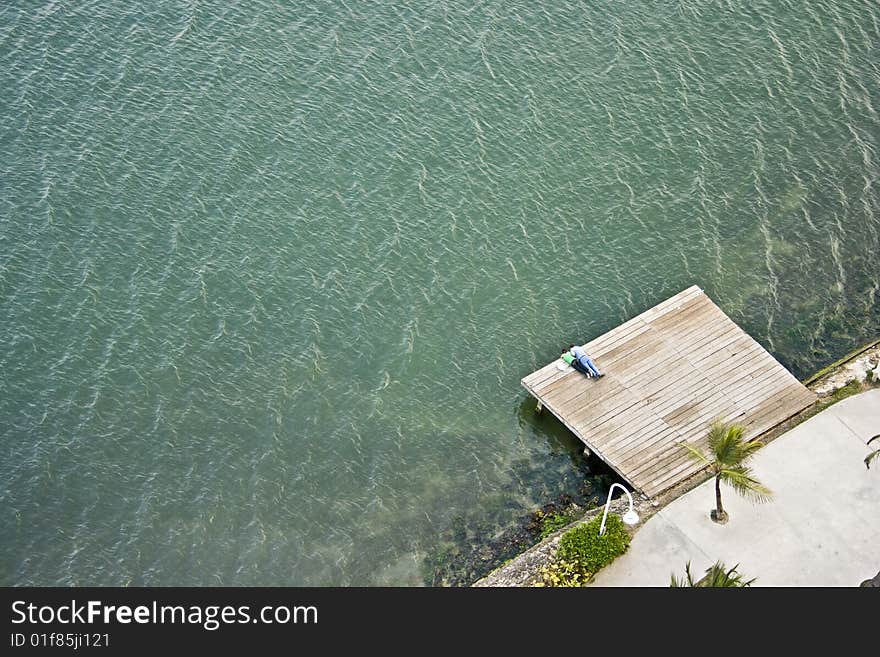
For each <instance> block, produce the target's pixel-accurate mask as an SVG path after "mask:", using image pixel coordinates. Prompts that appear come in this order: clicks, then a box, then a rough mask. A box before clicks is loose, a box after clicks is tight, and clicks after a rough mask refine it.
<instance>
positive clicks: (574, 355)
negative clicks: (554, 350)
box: [562, 344, 605, 379]
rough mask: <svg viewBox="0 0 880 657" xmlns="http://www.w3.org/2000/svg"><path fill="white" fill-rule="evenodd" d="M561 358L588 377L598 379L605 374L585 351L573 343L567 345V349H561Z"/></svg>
mask: <svg viewBox="0 0 880 657" xmlns="http://www.w3.org/2000/svg"><path fill="white" fill-rule="evenodd" d="M562 360H564V361H565V362H566V363H567V364H568V365H571V366H572V367H573V368H574V369H576V370H577V371H578V372H580V373H581V374H584V375H586V376H587V377H589V378H594V377H595V378H597V379H598V378H599V377H600V376H605V375H604V374H602V372H600V371H599V368H598V367H596V363H594V362H593V360H592V359H591V358H590V357H589V356H587V354H586V352H585V351H584V350H583V349H581V348H580V347H577V346H575V345H573V344H570V345H568V349H563V350H562Z"/></svg>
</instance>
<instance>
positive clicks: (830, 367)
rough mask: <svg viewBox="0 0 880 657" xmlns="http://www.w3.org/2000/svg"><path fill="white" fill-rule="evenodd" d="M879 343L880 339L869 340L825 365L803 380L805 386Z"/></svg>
mask: <svg viewBox="0 0 880 657" xmlns="http://www.w3.org/2000/svg"><path fill="white" fill-rule="evenodd" d="M878 344H880V339H877V340H872V341H871V342H869V343H868V344H866V345H863V346H861V347H859V348H858V349H856V350H855V351H851V352H849V353H848V354H847V355H846V356H844V357H843V358H840V359H838V360H836V361H834V362H833V363H831V365H828V366H827V367H823V368H822V369H821V370H819V371H818V372H816V373H815V374H813V375H812V376H810V377H808V378H807V379H805V380H804V381H803V384H804V385H805V386H808V385H810V384H811V383H813V382H814V381H818V380H819V379H821V378H822V377H823V376H825V375H826V374H828V373H829V372H831V371H833V370H835V369H837V368H838V367H840V366H841V365H843V364H844V363H847V362H849V361H851V360H852V359H853V358H855V357H856V356H858V355H860V354H862V353H864V352H866V351H868V349H871V348H872V347H876V346H877V345H878Z"/></svg>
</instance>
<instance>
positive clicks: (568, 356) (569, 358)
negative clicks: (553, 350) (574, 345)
mask: <svg viewBox="0 0 880 657" xmlns="http://www.w3.org/2000/svg"><path fill="white" fill-rule="evenodd" d="M562 360H564V361H565V362H566V363H568V364H569V365H571V363H572V361H574V356H572V355H571V354H570V353H569V352H567V351H566V352H565V353H564V354H562Z"/></svg>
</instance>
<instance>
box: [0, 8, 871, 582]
mask: <svg viewBox="0 0 880 657" xmlns="http://www.w3.org/2000/svg"><path fill="white" fill-rule="evenodd" d="M0 88H2V89H3V94H2V95H0V247H2V248H0V304H2V312H0V330H2V351H0V366H2V377H0V446H2V450H0V521H2V527H3V532H2V538H0V583H2V584H7V585H8V584H40V585H51V584H63V585H67V584H98V585H110V584H132V585H141V584H158V585H170V584H189V585H200V584H228V585H245V584H265V585H272V584H286V585H348V584H367V585H371V584H421V583H423V582H425V581H430V575H428V576H427V579H426V571H428V570H430V567H428V568H426V563H430V562H431V560H432V559H433V558H434V555H435V554H436V552H437V549H438V546H440V545H441V544H443V543H444V541H447V540H448V539H447V537H448V536H450V535H454V536H458V537H459V538H460V539H462V538H463V539H465V542H467V541H471V542H477V543H478V542H479V541H480V540H481V537H491V536H497V535H500V534H501V533H503V532H504V531H505V530H506V529H509V527H510V525H511V524H512V523H515V522H516V518H517V517H519V516H521V515H522V514H523V513H525V512H527V511H528V510H529V509H532V508H534V507H535V506H537V505H540V504H542V503H544V502H545V501H547V500H548V499H551V498H553V497H554V496H558V495H559V494H560V493H565V492H570V491H572V490H574V489H576V488H577V487H578V485H579V484H578V482H579V480H580V479H581V478H582V477H583V476H584V473H587V472H588V471H589V470H590V468H591V467H592V466H591V465H590V464H585V463H584V462H583V460H582V459H579V458H578V448H577V444H576V442H575V441H574V440H573V439H572V438H571V437H570V436H568V435H567V434H566V433H565V431H563V430H561V429H560V428H559V426H558V425H557V424H555V423H554V422H551V421H548V420H546V419H538V418H536V417H535V416H534V413H533V411H532V409H533V405H532V404H530V403H527V401H526V394H525V392H524V391H523V390H522V389H521V387H520V385H519V379H520V377H522V376H523V375H525V374H527V373H528V372H530V371H531V370H533V369H535V368H537V367H539V366H541V365H543V364H544V363H545V362H547V361H548V360H550V359H552V358H553V357H554V356H555V355H556V354H557V353H558V350H559V348H560V346H561V345H562V344H567V343H568V341H581V342H583V341H586V340H587V339H589V338H591V337H593V336H595V335H597V334H599V333H601V332H604V331H605V330H607V329H609V328H611V327H613V326H615V325H616V324H618V323H620V322H621V321H622V320H625V319H627V318H629V317H631V316H632V315H634V314H637V313H639V312H641V311H642V310H644V309H646V308H647V307H649V306H651V305H653V304H655V303H657V302H658V301H660V300H662V299H664V298H666V297H668V296H671V295H672V294H675V293H676V292H678V291H680V290H681V289H683V288H685V287H687V286H689V285H691V284H695V283H696V284H698V285H701V286H702V287H703V288H704V289H705V290H706V291H707V292H708V293H709V294H710V295H711V296H712V298H713V299H714V300H715V301H716V302H717V303H718V304H719V305H720V306H721V307H722V308H723V309H724V310H725V311H727V312H728V313H729V314H730V315H731V317H732V318H733V319H734V320H735V321H737V322H738V323H740V324H741V325H742V326H743V327H744V328H745V329H746V330H748V331H749V332H750V333H751V334H752V335H753V336H754V337H755V338H756V339H757V340H758V341H760V342H761V343H762V344H763V345H764V346H765V347H767V348H768V349H769V350H770V351H771V353H773V354H774V355H775V356H776V357H777V358H779V359H780V360H781V362H782V363H783V364H785V365H786V366H787V367H789V368H790V369H792V370H793V371H794V372H795V374H797V375H805V374H808V373H809V372H811V371H812V370H813V369H815V368H816V367H818V366H820V365H823V364H826V363H827V362H829V361H831V360H834V359H835V358H836V357H839V356H841V355H842V354H843V353H845V352H847V351H849V350H850V349H852V348H853V347H855V346H857V345H858V344H859V343H860V342H861V341H864V340H866V339H868V338H869V337H873V336H876V335H877V333H878V330H880V311H878V299H877V298H876V296H877V290H878V278H880V267H878V260H877V254H878V253H880V237H878V234H880V214H878V205H880V200H878V199H880V196H878V152H877V149H878V136H880V120H878V111H880V91H878V90H880V6H878V4H877V3H876V2H875V1H874V0H851V1H844V0H833V1H829V0H826V1H817V2H810V3H798V2H785V1H783V2H778V1H773V2H770V1H769V0H759V1H757V2H739V1H729V2H719V3H705V2H696V1H694V0H682V1H680V2H648V1H647V0H642V1H637V2H602V3H595V2H572V1H561V2H533V1H528V2H526V1H523V0H507V1H504V2H502V1H501V0H490V1H487V2H475V1H474V2H467V3H458V2H435V1H429V0H413V1H410V2H394V3H391V2H381V3H362V2H341V1H337V2H330V3H326V2H317V3H304V2H288V3H274V2H273V3H270V2H266V1H255V2H219V1H212V2H195V1H193V2H184V1H171V0H157V1H156V2H149V3H133V2H123V1H122V0H112V1H105V2H97V1H96V0H90V1H84V2H76V3H67V2H48V3H47V2H45V1H41V2H21V1H11V2H10V1H6V2H4V3H2V6H0Z"/></svg>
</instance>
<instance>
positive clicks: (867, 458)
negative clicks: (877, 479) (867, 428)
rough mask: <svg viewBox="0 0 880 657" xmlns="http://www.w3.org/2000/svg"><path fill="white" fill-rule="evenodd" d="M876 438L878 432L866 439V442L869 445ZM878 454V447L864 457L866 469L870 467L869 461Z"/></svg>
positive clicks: (879, 452) (878, 436)
mask: <svg viewBox="0 0 880 657" xmlns="http://www.w3.org/2000/svg"><path fill="white" fill-rule="evenodd" d="M877 439H880V433H878V434H877V435H876V436H872V437H871V439H870V440H869V441H868V444H869V445H870V444H871V443H872V442H874V441H875V440H877ZM878 456H880V449H875V450H874V451H873V452H871V453H870V454H868V455H867V456H866V457H865V467H866V468H868V470H870V469H871V462H872V461H873V460H874V459H876V458H877V457H878Z"/></svg>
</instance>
